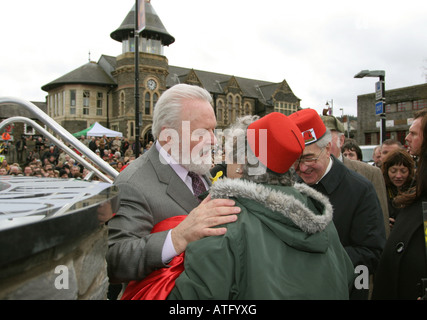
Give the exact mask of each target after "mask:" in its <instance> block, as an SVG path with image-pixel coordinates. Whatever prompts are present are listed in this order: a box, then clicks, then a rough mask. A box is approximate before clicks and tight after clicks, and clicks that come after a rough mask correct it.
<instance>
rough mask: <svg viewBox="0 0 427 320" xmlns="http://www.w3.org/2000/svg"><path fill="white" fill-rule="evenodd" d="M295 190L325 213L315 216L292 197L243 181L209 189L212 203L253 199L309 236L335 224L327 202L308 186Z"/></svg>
mask: <svg viewBox="0 0 427 320" xmlns="http://www.w3.org/2000/svg"><path fill="white" fill-rule="evenodd" d="M294 188H295V189H296V190H297V191H299V192H300V193H301V194H303V195H304V196H307V197H309V198H313V199H315V200H317V201H318V202H320V203H321V204H322V205H323V212H320V213H318V214H316V213H314V212H313V211H311V210H310V209H309V208H308V207H307V206H306V205H305V204H304V203H302V202H301V201H300V200H298V199H297V198H295V197H294V196H292V195H291V194H287V193H284V192H281V191H280V190H277V189H272V188H270V187H269V186H268V185H263V184H257V183H255V182H252V181H248V180H243V179H229V178H224V179H219V180H218V181H216V182H215V183H214V184H213V185H212V187H211V188H210V194H211V196H212V198H213V199H215V198H216V199H218V198H230V197H235V198H246V199H252V200H254V201H256V202H258V203H261V204H263V205H264V206H265V207H266V208H268V209H270V210H271V211H274V212H278V213H281V214H282V215H283V216H285V217H287V218H288V219H290V220H291V221H292V222H293V223H295V224H296V225H297V226H298V227H299V228H300V229H301V230H302V231H304V232H306V233H309V234H313V233H316V232H319V231H322V230H324V229H325V228H326V226H327V225H328V224H329V223H330V222H331V221H332V212H333V209H332V205H331V204H330V202H329V200H328V198H327V197H326V196H324V195H323V194H321V193H320V192H318V191H316V190H314V189H313V188H311V187H309V186H307V185H305V184H301V183H295V184H294Z"/></svg>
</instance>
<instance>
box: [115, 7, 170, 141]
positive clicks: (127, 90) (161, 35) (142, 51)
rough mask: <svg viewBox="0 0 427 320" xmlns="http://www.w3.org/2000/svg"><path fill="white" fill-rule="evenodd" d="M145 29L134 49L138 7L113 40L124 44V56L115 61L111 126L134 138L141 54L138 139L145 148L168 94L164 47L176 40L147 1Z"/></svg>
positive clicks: (166, 61) (131, 12) (131, 11)
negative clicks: (159, 102)
mask: <svg viewBox="0 0 427 320" xmlns="http://www.w3.org/2000/svg"><path fill="white" fill-rule="evenodd" d="M145 20H146V25H145V29H144V30H143V31H142V32H141V33H140V35H139V41H138V42H139V46H138V47H139V48H135V34H134V33H135V6H133V7H132V9H131V10H130V11H129V13H128V15H127V16H126V18H125V19H124V20H123V22H122V24H121V25H120V27H119V28H118V29H116V30H115V31H113V32H112V33H111V35H110V36H111V38H112V39H114V40H116V41H118V42H121V43H122V54H121V55H119V56H118V57H117V58H116V68H115V70H114V71H113V72H112V75H113V77H114V78H115V80H116V82H117V88H116V89H115V91H114V93H113V105H114V106H116V107H115V108H114V110H113V114H112V120H111V124H112V125H114V126H115V128H117V129H118V130H119V131H121V132H123V134H124V136H127V137H130V139H132V138H135V128H136V127H137V126H136V125H135V100H134V96H135V91H134V90H135V52H138V54H139V96H140V99H139V102H140V105H139V111H140V114H141V116H142V126H141V128H140V130H141V132H140V133H139V136H140V137H141V139H140V140H141V143H142V147H144V146H145V144H146V143H148V142H149V140H151V139H152V137H151V125H152V120H153V111H154V106H155V103H156V102H157V100H158V98H159V97H160V95H161V94H162V92H163V91H165V90H166V78H167V76H168V68H169V64H168V60H167V58H166V57H165V56H164V55H163V48H164V46H169V45H170V44H172V43H173V42H174V41H175V39H174V38H173V37H172V36H171V35H170V34H169V33H168V32H167V31H166V28H165V27H164V26H163V23H162V22H161V20H160V18H159V16H158V15H157V14H156V12H155V11H154V8H153V7H152V5H151V2H150V1H149V0H146V1H145Z"/></svg>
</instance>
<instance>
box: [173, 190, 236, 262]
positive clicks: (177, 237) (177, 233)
mask: <svg viewBox="0 0 427 320" xmlns="http://www.w3.org/2000/svg"><path fill="white" fill-rule="evenodd" d="M234 205H235V202H234V201H233V200H231V199H214V200H212V199H211V196H210V195H209V196H208V197H206V199H204V200H203V201H202V202H201V203H200V205H199V206H197V207H196V208H194V209H193V210H192V211H191V212H190V213H189V214H188V216H187V217H186V218H185V219H184V220H183V221H182V222H181V223H180V224H179V225H177V226H176V227H175V228H174V229H172V233H171V237H172V243H173V246H174V248H175V251H176V253H177V254H180V253H181V252H183V251H185V249H186V248H187V245H188V244H189V243H190V242H192V241H196V240H199V239H201V238H204V237H209V236H219V235H223V234H225V232H226V231H227V229H226V228H214V227H215V226H218V225H221V224H226V223H230V222H234V221H236V220H237V215H236V214H238V213H240V211H241V209H240V208H239V207H235V206H234Z"/></svg>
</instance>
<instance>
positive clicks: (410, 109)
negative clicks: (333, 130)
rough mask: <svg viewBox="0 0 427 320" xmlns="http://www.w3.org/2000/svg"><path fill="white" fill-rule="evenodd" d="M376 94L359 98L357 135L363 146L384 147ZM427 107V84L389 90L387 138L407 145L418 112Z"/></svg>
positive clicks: (387, 95) (386, 98) (387, 92)
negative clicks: (376, 105) (406, 138)
mask: <svg viewBox="0 0 427 320" xmlns="http://www.w3.org/2000/svg"><path fill="white" fill-rule="evenodd" d="M375 102H376V101H375V93H372V94H364V95H359V96H358V97H357V116H358V121H357V136H356V140H357V142H358V143H359V144H360V145H365V144H367V145H376V144H380V142H381V137H380V117H379V116H377V115H375ZM424 108H427V84H420V85H415V86H410V87H404V88H398V89H393V90H386V91H385V111H386V139H390V138H391V139H396V140H398V141H400V142H401V143H402V144H403V145H404V144H405V137H406V135H407V134H408V130H409V127H410V125H411V124H412V120H413V115H414V112H416V111H417V110H421V109H424Z"/></svg>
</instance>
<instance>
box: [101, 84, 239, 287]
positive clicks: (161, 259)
mask: <svg viewBox="0 0 427 320" xmlns="http://www.w3.org/2000/svg"><path fill="white" fill-rule="evenodd" d="M211 103H212V98H211V96H210V94H209V92H207V91H206V90H204V89H202V88H200V87H198V86H191V85H186V84H179V85H175V86H173V87H172V88H170V89H168V90H167V91H165V92H164V93H163V94H162V96H161V97H160V99H159V100H158V102H157V104H156V108H155V112H154V115H153V127H152V130H153V136H154V137H155V139H157V141H156V142H155V144H154V145H153V147H151V148H150V150H149V151H147V152H146V153H144V154H143V155H142V156H140V157H139V158H137V159H136V160H134V161H132V163H130V164H129V166H127V168H126V170H123V171H122V172H121V173H120V174H119V176H118V177H117V178H116V180H115V185H116V186H117V187H118V188H119V189H120V209H119V211H118V212H117V214H116V215H115V217H114V218H113V219H111V220H110V221H109V223H108V226H109V250H108V254H107V262H108V273H109V277H110V281H111V282H113V283H114V282H116V283H117V282H122V283H123V282H129V281H131V280H139V279H143V278H145V277H146V276H147V275H148V274H150V273H151V272H152V271H154V270H157V269H159V268H163V267H165V266H167V265H168V262H169V261H170V260H171V259H172V258H173V257H175V256H177V255H179V254H180V253H181V252H183V251H184V250H185V249H186V247H187V245H188V243H190V242H192V241H195V240H198V239H201V238H203V237H206V236H215V235H221V234H224V233H225V232H226V228H224V227H220V228H217V227H216V226H218V225H222V224H226V223H230V222H234V221H236V220H237V215H236V214H237V213H239V212H240V208H238V207H236V206H235V202H234V201H233V200H230V199H215V200H211V198H210V196H208V197H207V198H206V199H204V200H203V201H201V202H200V201H199V199H198V197H197V195H198V193H199V192H202V191H203V190H205V189H207V188H209V186H210V180H209V178H208V176H207V175H208V174H209V169H210V168H211V165H212V157H211V149H212V146H214V145H215V144H216V138H215V136H214V129H215V127H216V118H215V113H214V110H213V107H212V104H211ZM190 136H191V138H190ZM178 215H187V217H186V218H185V219H184V220H183V221H182V222H181V223H179V224H178V225H177V226H176V227H174V228H171V229H169V230H166V231H162V232H157V233H152V234H150V232H151V230H152V228H153V226H154V225H156V224H157V223H159V222H161V221H163V220H165V219H167V218H171V217H174V216H178Z"/></svg>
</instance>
